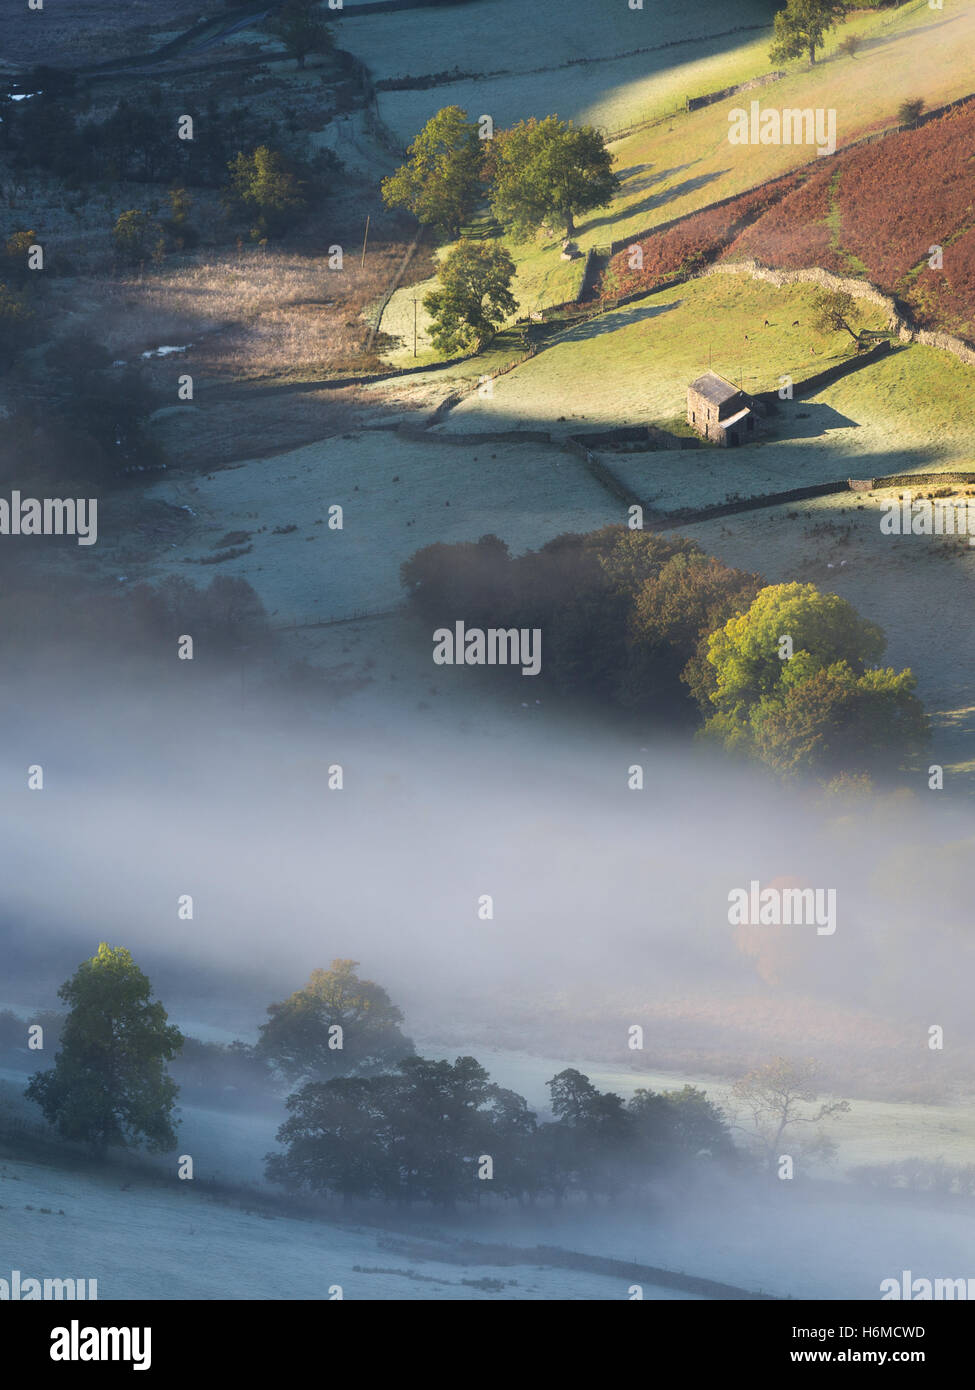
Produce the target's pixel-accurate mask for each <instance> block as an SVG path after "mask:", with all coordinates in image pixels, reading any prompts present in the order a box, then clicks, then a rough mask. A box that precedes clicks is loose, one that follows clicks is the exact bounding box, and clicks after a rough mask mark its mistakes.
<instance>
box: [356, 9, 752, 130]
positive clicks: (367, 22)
mask: <svg viewBox="0 0 975 1390" xmlns="http://www.w3.org/2000/svg"><path fill="white" fill-rule="evenodd" d="M775 8H776V7H775V5H774V4H771V3H768V0H736V3H735V4H734V6H733V7H729V6H727V5H722V4H720V3H719V2H718V0H699V3H697V4H695V5H694V6H693V8H692V9H690V10H688V9H683V10H682V9H675V7H674V6H673V5H670V4H668V3H667V0H645V3H644V8H643V9H642V10H632V9H630V8H629V6H628V5H626V4H614V5H603V6H600V7H599V12H598V22H595V23H594V20H596V18H597V16H596V14H595V13H594V11H593V7H592V5H591V4H590V3H588V0H536V3H535V4H532V5H530V6H525V5H522V4H520V3H519V0H478V3H476V4H467V5H458V6H456V7H454V6H450V7H447V8H443V9H441V8H439V7H438V8H433V9H424V10H406V11H402V12H400V13H392V14H380V15H376V16H375V18H371V17H368V16H367V17H365V18H355V19H351V18H346V19H345V20H340V21H339V26H338V35H337V37H338V42H339V45H340V46H341V47H342V48H345V49H347V50H348V51H349V52H350V53H354V54H355V55H356V56H357V57H358V58H361V59H362V61H363V62H364V63H365V64H366V65H367V66H368V67H369V69H370V71H371V72H372V75H373V77H374V78H375V79H380V80H381V79H383V78H403V77H407V76H410V77H418V76H422V75H426V74H433V73H445V74H446V73H450V72H457V71H459V72H462V73H470V72H471V71H472V68H473V70H474V71H475V73H476V74H477V75H481V74H485V73H501V74H503V73H509V72H524V71H525V69H531V68H535V69H538V68H558V67H559V65H560V64H566V63H570V62H572V61H573V60H574V59H578V58H579V57H580V55H583V54H584V55H586V56H587V57H588V58H593V59H600V58H610V57H614V56H615V55H619V54H632V53H635V52H637V51H638V50H641V49H646V50H652V51H651V52H648V53H646V54H644V55H643V61H644V71H647V70H650V71H654V70H659V69H660V68H669V67H671V66H672V65H673V63H674V61H675V58H676V59H677V61H679V60H680V58H681V57H686V56H687V55H690V56H693V54H694V53H695V52H696V50H697V49H698V46H699V45H700V44H701V43H702V42H708V41H709V40H712V39H713V37H714V36H715V35H716V34H724V35H727V37H725V38H723V40H722V41H721V42H722V45H723V47H724V48H725V49H727V48H730V47H734V46H736V45H737V43H738V42H739V41H740V40H739V39H738V36H736V35H729V34H728V31H730V30H735V29H739V28H743V27H745V26H749V25H768V26H771V22H772V15H773V13H774V11H775ZM675 44H676V45H678V47H677V48H676V49H674V48H670V49H668V47H667V45H675ZM685 46H686V49H685ZM682 49H685V52H684V53H682V52H681V50H682ZM653 50H656V51H659V53H660V55H661V56H659V57H658V56H656V52H654V51H653ZM475 63H476V68H475V67H474V64H475ZM578 71H579V69H578V68H576V67H572V68H570V69H568V71H567V72H566V74H565V76H564V78H563V81H564V84H565V86H567V87H569V88H571V87H572V85H573V83H574V77H575V74H576V73H578ZM612 83H613V75H612V73H610V74H609V75H608V76H605V75H604V78H603V84H602V85H603V88H607V87H610V86H612ZM526 85H527V86H530V85H531V84H530V83H529V84H526ZM436 95H437V89H434V90H433V91H432V92H428V93H427V98H428V99H430V100H436ZM439 104H440V105H446V104H448V103H445V102H442V103H439ZM433 109H434V110H436V109H437V108H436V107H434V108H433ZM483 109H485V110H489V109H490V108H489V107H485V108H483ZM478 114H480V113H478Z"/></svg>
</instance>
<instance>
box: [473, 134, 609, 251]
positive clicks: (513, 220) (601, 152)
mask: <svg viewBox="0 0 975 1390" xmlns="http://www.w3.org/2000/svg"><path fill="white" fill-rule="evenodd" d="M491 158H492V166H493V185H492V190H491V208H492V210H493V212H494V215H495V217H496V218H497V219H498V221H499V222H501V223H503V224H504V225H505V226H506V227H508V228H510V229H511V230H512V231H513V232H514V233H515V235H517V236H521V237H528V236H531V235H532V234H534V232H535V231H537V229H538V228H539V227H541V226H542V225H543V224H547V223H549V222H558V223H561V224H562V225H563V226H564V227H565V232H566V236H571V235H572V234H573V232H574V231H575V219H576V217H577V216H579V215H580V214H581V213H584V212H591V211H592V210H593V209H594V208H600V207H605V206H606V205H607V204H608V203H609V202H611V201H612V199H613V197H614V196H615V194H616V192H617V190H618V189H619V186H620V181H619V178H618V176H617V175H616V174H615V173H614V172H613V157H612V155H611V154H610V152H609V151H608V150H607V149H606V146H605V143H604V141H603V137H602V135H601V134H600V133H599V131H598V130H596V129H595V127H593V126H585V125H584V126H576V125H573V123H572V122H571V121H560V120H559V118H558V116H546V117H545V119H544V120H542V121H539V120H536V119H535V118H534V117H533V118H532V119H531V120H528V121H520V122H519V123H518V125H516V126H513V127H512V128H511V129H510V130H504V131H501V132H500V133H499V134H498V135H497V136H496V137H495V139H494V147H493V149H492V151H491Z"/></svg>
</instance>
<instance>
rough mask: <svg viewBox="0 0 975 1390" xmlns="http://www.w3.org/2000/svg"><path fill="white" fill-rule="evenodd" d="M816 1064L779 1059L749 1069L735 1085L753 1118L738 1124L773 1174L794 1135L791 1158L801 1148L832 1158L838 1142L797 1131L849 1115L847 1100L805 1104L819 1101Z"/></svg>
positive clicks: (739, 1098)
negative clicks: (810, 1109)
mask: <svg viewBox="0 0 975 1390" xmlns="http://www.w3.org/2000/svg"><path fill="white" fill-rule="evenodd" d="M818 1071H819V1069H818V1067H817V1065H816V1063H815V1062H814V1061H813V1060H812V1059H811V1058H807V1059H806V1060H804V1061H801V1062H793V1061H790V1060H789V1059H788V1058H787V1057H776V1058H774V1059H773V1060H772V1061H771V1062H768V1063H766V1065H765V1066H763V1067H758V1068H757V1069H756V1070H755V1071H750V1072H749V1073H748V1074H747V1076H743V1077H742V1078H741V1080H740V1081H738V1082H736V1083H735V1085H734V1087H733V1094H734V1096H735V1099H736V1100H738V1101H739V1102H740V1104H741V1106H742V1108H743V1109H744V1111H745V1112H746V1114H747V1115H749V1116H750V1118H751V1124H750V1125H748V1126H745V1125H740V1124H737V1123H736V1125H735V1128H737V1129H742V1130H745V1132H746V1133H748V1134H749V1136H750V1138H751V1139H752V1140H753V1142H755V1143H756V1144H757V1146H758V1148H759V1150H760V1152H761V1154H762V1157H763V1158H764V1160H765V1163H766V1165H767V1167H768V1170H769V1172H774V1171H775V1168H776V1166H777V1164H778V1162H779V1159H780V1158H781V1157H782V1147H783V1144H784V1143H785V1142H786V1138H785V1136H786V1135H787V1134H789V1143H790V1145H791V1148H792V1157H795V1156H796V1154H797V1153H799V1152H801V1153H802V1154H803V1155H805V1156H806V1157H810V1158H811V1157H817V1158H820V1159H828V1158H831V1157H832V1156H833V1153H834V1152H835V1149H836V1145H835V1144H834V1143H833V1141H832V1140H831V1139H829V1138H827V1136H826V1135H824V1134H822V1133H817V1132H815V1131H810V1130H809V1129H808V1128H807V1129H806V1131H805V1135H802V1136H800V1135H797V1134H796V1131H797V1130H798V1129H799V1127H800V1126H807V1127H808V1126H813V1125H818V1124H819V1123H820V1122H821V1121H823V1120H825V1119H828V1118H829V1116H831V1115H842V1114H845V1113H846V1112H847V1111H848V1110H849V1108H850V1103H849V1101H846V1100H834V1101H824V1102H823V1103H822V1104H821V1105H820V1106H819V1107H818V1108H817V1109H815V1110H813V1111H811V1112H810V1111H808V1110H807V1109H806V1107H807V1106H808V1105H811V1104H813V1103H814V1102H815V1101H816V1100H818V1099H819V1094H820V1090H821V1083H820V1080H819V1074H818Z"/></svg>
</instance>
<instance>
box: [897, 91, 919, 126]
mask: <svg viewBox="0 0 975 1390" xmlns="http://www.w3.org/2000/svg"><path fill="white" fill-rule="evenodd" d="M924 106H925V103H924V100H923V98H921V97H914V98H913V99H911V100H908V101H902V102H901V104H900V106H898V108H897V120H898V122H899V123H900V124H901V125H909V126H915V125H917V123H918V121H919V120H920V119H921V113H922V112H923V110H924Z"/></svg>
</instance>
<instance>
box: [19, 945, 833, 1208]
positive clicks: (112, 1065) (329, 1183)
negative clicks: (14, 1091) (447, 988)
mask: <svg viewBox="0 0 975 1390" xmlns="http://www.w3.org/2000/svg"><path fill="white" fill-rule="evenodd" d="M355 964H356V963H355V961H351V960H335V961H333V962H332V967H331V969H330V970H316V971H314V972H313V973H312V975H311V977H310V979H309V981H308V983H307V984H306V986H305V987H304V988H303V989H299V990H296V991H295V992H294V993H293V994H292V995H290V996H289V997H288V998H287V999H285V1000H282V1001H280V1002H279V1003H274V1004H271V1005H270V1006H269V1007H268V1011H267V1012H268V1016H269V1017H268V1022H267V1023H265V1024H264V1025H263V1026H262V1028H261V1035H260V1040H259V1042H258V1043H257V1045H256V1046H255V1047H248V1046H247V1045H246V1044H243V1043H239V1042H237V1043H233V1044H231V1045H230V1046H229V1047H225V1046H217V1045H215V1044H202V1043H199V1042H197V1041H196V1040H193V1039H187V1038H184V1037H183V1035H182V1033H181V1032H180V1030H179V1029H178V1028H176V1027H174V1026H173V1025H172V1024H170V1023H169V1021H168V1018H167V1015H166V1011H165V1009H164V1008H163V1006H162V1004H161V1003H160V1002H159V1001H158V1000H154V999H153V998H152V987H151V985H150V982H149V979H148V977H147V976H146V975H145V974H144V973H143V971H142V970H140V969H139V967H138V966H137V965H136V963H135V961H134V960H133V959H132V956H131V954H130V953H129V951H127V950H126V949H125V948H123V947H111V946H109V945H108V944H107V943H105V942H103V943H102V944H101V945H100V946H99V948H98V951H97V952H96V954H95V955H94V956H93V957H92V958H91V959H90V960H87V961H84V962H83V963H82V964H81V965H80V966H79V967H78V969H77V971H76V972H75V974H74V975H73V976H72V978H71V979H70V980H68V981H66V982H65V984H64V985H63V986H62V987H61V989H60V991H59V997H60V998H61V999H62V1000H63V1001H64V1003H66V1004H67V1005H68V1006H69V1011H68V1013H67V1015H66V1016H65V1018H64V1019H63V1022H62V1020H60V1019H58V1018H54V1017H50V1016H45V1019H44V1022H43V1025H42V1026H43V1028H44V1029H45V1030H46V1032H47V1034H48V1038H47V1041H48V1042H53V1041H54V1040H55V1039H56V1041H57V1048H58V1050H57V1053H56V1056H55V1060H54V1065H53V1067H52V1068H51V1069H50V1070H48V1071H42V1072H38V1073H36V1074H35V1075H34V1076H33V1077H32V1078H31V1079H30V1082H29V1083H28V1086H27V1088H26V1091H25V1094H26V1096H27V1097H28V1099H30V1100H33V1101H35V1102H36V1103H37V1104H38V1105H39V1106H40V1108H41V1110H42V1112H43V1114H44V1116H45V1118H46V1119H47V1120H48V1122H49V1123H50V1124H51V1125H53V1126H54V1127H55V1128H56V1129H57V1131H58V1133H59V1134H60V1135H61V1136H62V1137H63V1138H64V1139H67V1140H71V1141H75V1142H84V1143H86V1144H88V1145H89V1146H90V1147H91V1148H92V1149H93V1150H94V1151H95V1152H98V1153H104V1152H105V1150H107V1149H108V1148H109V1147H113V1146H114V1147H120V1148H132V1147H136V1146H140V1145H145V1147H146V1148H148V1149H149V1150H150V1151H151V1152H166V1151H169V1150H171V1149H173V1148H175V1147H176V1143H177V1139H176V1127H177V1125H178V1123H179V1122H178V1120H177V1119H176V1118H175V1115H174V1110H175V1105H176V1100H177V1095H178V1090H179V1088H178V1085H177V1083H176V1081H175V1080H174V1078H173V1077H171V1076H170V1075H169V1073H168V1071H167V1063H173V1064H174V1066H176V1067H177V1068H178V1067H179V1066H180V1063H181V1060H182V1056H181V1054H183V1053H184V1052H189V1054H190V1055H189V1056H188V1057H187V1058H186V1071H185V1074H187V1075H188V1076H189V1077H191V1078H192V1077H193V1076H194V1075H196V1076H197V1077H198V1078H199V1077H200V1076H202V1077H204V1078H208V1079H209V1081H210V1083H211V1084H214V1083H215V1082H217V1083H219V1080H220V1079H221V1076H220V1074H219V1072H220V1067H221V1066H222V1068H223V1075H224V1076H226V1075H227V1074H229V1073H228V1069H230V1068H232V1069H233V1074H234V1075H235V1077H236V1080H237V1082H238V1084H240V1085H242V1086H245V1087H252V1086H253V1085H254V1084H255V1081H257V1082H258V1083H260V1081H263V1082H265V1083H270V1082H271V1081H272V1080H273V1081H276V1082H277V1083H279V1084H284V1085H294V1086H295V1089H294V1090H293V1091H292V1093H291V1094H290V1096H289V1097H288V1099H287V1102H286V1104H287V1109H288V1112H289V1115H288V1119H287V1120H286V1121H285V1122H284V1124H282V1125H281V1127H280V1129H279V1130H278V1134H277V1139H278V1142H279V1143H280V1144H281V1145H282V1146H283V1148H282V1151H281V1152H277V1153H272V1154H269V1155H268V1156H267V1164H266V1172H267V1176H268V1178H269V1180H271V1181H272V1182H275V1183H278V1184H280V1185H282V1186H283V1187H285V1188H288V1189H290V1190H299V1189H309V1190H311V1191H312V1192H315V1193H319V1194H324V1195H334V1196H339V1197H342V1198H343V1199H344V1200H350V1199H353V1198H356V1199H362V1200H368V1199H379V1200H382V1201H387V1202H397V1203H411V1202H427V1203H433V1204H436V1205H441V1206H446V1207H452V1206H453V1205H454V1204H455V1203H457V1202H459V1201H479V1200H480V1198H481V1197H482V1196H485V1195H488V1194H490V1195H493V1196H496V1197H500V1198H504V1199H515V1200H517V1201H518V1202H520V1203H526V1202H527V1203H532V1202H534V1201H536V1200H537V1199H539V1198H545V1199H550V1200H553V1201H554V1202H555V1203H556V1204H559V1203H561V1202H562V1201H563V1200H565V1198H566V1197H570V1196H572V1195H573V1194H584V1195H586V1196H587V1197H588V1198H589V1199H590V1200H594V1199H596V1198H598V1197H603V1198H606V1199H616V1198H621V1197H624V1196H633V1195H638V1194H639V1193H641V1192H642V1191H643V1190H644V1189H645V1188H646V1186H647V1184H648V1183H650V1182H652V1181H654V1180H655V1179H656V1178H659V1177H660V1176H661V1175H663V1174H671V1175H674V1174H677V1173H680V1174H681V1175H683V1176H687V1175H690V1174H691V1173H693V1172H694V1171H700V1170H701V1169H702V1168H707V1167H709V1166H719V1167H721V1168H723V1169H725V1170H727V1171H729V1172H730V1171H735V1170H739V1169H741V1168H742V1167H743V1166H749V1165H750V1164H751V1163H752V1161H753V1160H757V1161H758V1166H759V1168H761V1169H765V1170H766V1171H768V1172H770V1173H774V1172H775V1171H776V1168H777V1165H779V1164H780V1162H781V1160H782V1156H783V1154H782V1151H783V1149H787V1151H788V1156H789V1158H790V1161H794V1160H795V1159H796V1158H797V1157H798V1156H800V1155H801V1156H802V1157H817V1158H824V1157H829V1156H831V1153H832V1151H833V1147H834V1146H833V1145H832V1143H831V1142H830V1141H829V1140H828V1139H826V1138H824V1137H823V1135H822V1134H821V1132H820V1131H819V1130H818V1129H817V1126H818V1125H819V1124H820V1122H821V1121H822V1120H824V1119H826V1118H829V1117H830V1116H833V1115H836V1114H841V1113H843V1112H845V1111H846V1110H848V1109H849V1106H848V1104H847V1102H845V1101H829V1102H824V1103H822V1104H820V1105H819V1107H818V1109H815V1110H812V1111H810V1110H809V1109H808V1106H809V1105H810V1104H811V1103H813V1102H815V1101H816V1100H817V1098H818V1093H819V1089H820V1087H819V1080H818V1077H817V1073H816V1068H815V1066H814V1064H813V1063H812V1062H810V1061H806V1062H792V1061H789V1060H787V1059H783V1058H777V1059H775V1060H774V1061H773V1062H771V1063H769V1064H767V1065H766V1066H764V1067H760V1068H759V1069H757V1070H756V1071H754V1072H751V1073H749V1074H748V1075H747V1076H744V1077H742V1078H741V1080H740V1081H739V1082H738V1083H737V1084H736V1085H735V1087H734V1096H735V1099H736V1102H737V1103H738V1104H739V1105H740V1106H741V1107H742V1108H743V1111H744V1114H745V1115H746V1116H747V1119H748V1123H747V1125H746V1126H744V1127H742V1126H739V1125H738V1124H737V1122H736V1120H737V1117H736V1116H732V1117H731V1118H730V1119H729V1117H727V1116H726V1115H725V1114H724V1112H723V1111H722V1110H721V1109H720V1108H718V1107H717V1106H716V1105H715V1104H714V1103H713V1102H712V1101H710V1100H709V1099H708V1097H707V1095H706V1094H705V1092H704V1091H702V1090H700V1089H698V1088H696V1087H693V1086H684V1087H683V1088H682V1089H680V1090H671V1091H660V1092H656V1091H652V1090H649V1089H646V1088H640V1089H638V1090H636V1091H635V1093H634V1094H633V1096H632V1097H631V1098H630V1100H629V1101H626V1102H624V1101H623V1099H622V1098H621V1097H620V1096H619V1095H617V1094H615V1093H614V1092H612V1091H600V1090H599V1088H598V1087H597V1086H595V1085H594V1084H593V1082H592V1081H591V1080H590V1078H589V1077H587V1076H585V1075H584V1074H583V1073H582V1072H580V1071H578V1070H577V1069H576V1068H574V1067H568V1068H566V1069H565V1070H563V1071H561V1072H559V1073H558V1074H557V1075H556V1076H553V1077H552V1078H551V1079H550V1080H549V1081H548V1082H547V1083H546V1084H547V1086H548V1090H549V1094H550V1096H551V1113H552V1117H553V1118H552V1119H551V1120H550V1121H546V1122H540V1121H539V1119H538V1116H537V1115H536V1114H535V1113H534V1112H532V1111H531V1110H529V1108H528V1105H527V1102H526V1101H525V1099H524V1097H523V1096H520V1095H518V1094H517V1092H515V1091H512V1090H509V1089H507V1088H506V1087H503V1086H499V1085H498V1084H497V1083H496V1082H493V1081H491V1079H490V1076H489V1075H488V1073H487V1071H486V1070H485V1069H484V1067H482V1066H481V1064H480V1063H479V1062H478V1061H477V1060H476V1058H474V1057H470V1056H463V1057H458V1058H456V1059H455V1060H454V1061H453V1062H449V1061H446V1060H431V1059H429V1058H424V1057H419V1056H417V1055H416V1053H415V1050H414V1047H413V1043H412V1042H411V1040H410V1039H409V1038H408V1037H406V1036H405V1035H404V1034H403V1032H402V1031H401V1028H400V1025H401V1023H402V1021H403V1016H402V1013H401V1011H400V1010H399V1008H398V1007H397V1006H396V1005H395V1004H393V1002H392V1000H391V999H390V998H389V995H388V994H387V992H386V991H385V990H384V989H383V988H382V986H381V985H378V984H376V983H375V982H374V981H371V980H363V979H360V977H359V976H358V975H357V974H356V971H355ZM23 1028H24V1025H23V1024H22V1023H21V1022H20V1021H19V1020H17V1019H15V1018H14V1016H13V1015H11V1014H9V1013H6V1014H0V1050H2V1049H8V1050H9V1049H10V1048H11V1047H12V1046H13V1047H14V1050H16V1047H15V1044H16V1041H17V1039H18V1035H20V1036H22V1034H23ZM215 1056H216V1057H217V1058H218V1059H219V1062H218V1068H217V1071H216V1072H215V1071H214V1070H213V1062H214V1057H215ZM208 1064H209V1069H208ZM733 1128H742V1129H743V1131H744V1133H745V1135H746V1142H745V1146H744V1147H743V1148H741V1149H739V1148H738V1147H736V1145H735V1144H734V1142H733V1140H732V1129H733Z"/></svg>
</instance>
